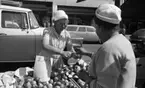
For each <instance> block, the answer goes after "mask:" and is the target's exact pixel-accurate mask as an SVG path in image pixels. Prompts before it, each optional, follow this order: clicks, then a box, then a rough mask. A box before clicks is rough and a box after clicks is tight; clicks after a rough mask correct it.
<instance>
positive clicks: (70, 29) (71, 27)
mask: <svg viewBox="0 0 145 88" xmlns="http://www.w3.org/2000/svg"><path fill="white" fill-rule="evenodd" d="M66 30H68V31H76V30H77V27H75V26H68V27H67V29H66Z"/></svg>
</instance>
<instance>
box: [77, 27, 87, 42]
mask: <svg viewBox="0 0 145 88" xmlns="http://www.w3.org/2000/svg"><path fill="white" fill-rule="evenodd" d="M76 35H78V36H80V37H81V38H83V40H84V41H86V40H87V36H86V27H83V26H80V27H79V28H78V30H77V32H76Z"/></svg>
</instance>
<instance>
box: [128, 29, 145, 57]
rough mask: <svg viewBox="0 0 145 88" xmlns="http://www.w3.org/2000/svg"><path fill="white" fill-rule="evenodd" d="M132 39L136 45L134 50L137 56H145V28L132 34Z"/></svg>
mask: <svg viewBox="0 0 145 88" xmlns="http://www.w3.org/2000/svg"><path fill="white" fill-rule="evenodd" d="M130 41H131V43H132V45H133V47H134V52H135V53H136V56H137V57H142V56H143V55H144V56H145V54H144V52H145V28H143V29H139V30H137V31H135V32H134V33H133V34H132V35H131V36H130Z"/></svg>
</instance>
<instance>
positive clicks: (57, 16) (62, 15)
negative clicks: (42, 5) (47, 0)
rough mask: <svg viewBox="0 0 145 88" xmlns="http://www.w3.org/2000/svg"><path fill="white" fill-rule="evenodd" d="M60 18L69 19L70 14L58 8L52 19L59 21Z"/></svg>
mask: <svg viewBox="0 0 145 88" xmlns="http://www.w3.org/2000/svg"><path fill="white" fill-rule="evenodd" d="M60 19H68V15H67V14H66V13H65V12H64V11H63V10H57V11H56V12H54V14H53V17H52V20H54V21H57V20H60Z"/></svg>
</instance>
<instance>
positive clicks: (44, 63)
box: [34, 55, 51, 82]
mask: <svg viewBox="0 0 145 88" xmlns="http://www.w3.org/2000/svg"><path fill="white" fill-rule="evenodd" d="M50 74H51V63H50V60H49V58H46V57H44V56H39V55H37V56H36V58H35V64H34V77H35V78H37V79H39V80H40V81H41V82H48V81H49V79H50Z"/></svg>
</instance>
